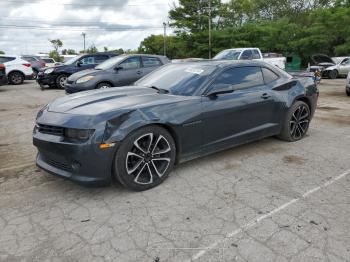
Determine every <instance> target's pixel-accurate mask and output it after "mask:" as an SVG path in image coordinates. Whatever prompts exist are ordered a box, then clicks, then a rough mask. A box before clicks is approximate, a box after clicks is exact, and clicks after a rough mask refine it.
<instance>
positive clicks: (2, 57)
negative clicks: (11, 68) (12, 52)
mask: <svg viewBox="0 0 350 262" xmlns="http://www.w3.org/2000/svg"><path fill="white" fill-rule="evenodd" d="M13 60H16V58H15V57H7V56H1V57H0V63H6V62H10V61H13Z"/></svg>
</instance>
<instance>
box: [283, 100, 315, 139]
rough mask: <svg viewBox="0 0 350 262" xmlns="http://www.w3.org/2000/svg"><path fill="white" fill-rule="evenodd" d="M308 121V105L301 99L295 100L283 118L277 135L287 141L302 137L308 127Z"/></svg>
mask: <svg viewBox="0 0 350 262" xmlns="http://www.w3.org/2000/svg"><path fill="white" fill-rule="evenodd" d="M310 121H311V112H310V108H309V106H308V105H307V104H306V103H304V102H302V101H296V102H295V103H294V104H293V105H292V106H291V107H290V108H289V110H288V112H287V114H286V117H285V119H284V123H283V127H282V132H281V133H280V135H279V136H278V137H279V138H280V139H282V140H285V141H289V142H295V141H298V140H300V139H303V138H304V136H305V135H306V133H307V131H308V129H309V124H310Z"/></svg>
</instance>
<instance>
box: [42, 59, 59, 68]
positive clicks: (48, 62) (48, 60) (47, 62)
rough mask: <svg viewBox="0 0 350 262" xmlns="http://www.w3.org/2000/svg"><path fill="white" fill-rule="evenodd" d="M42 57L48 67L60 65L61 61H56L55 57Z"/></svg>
mask: <svg viewBox="0 0 350 262" xmlns="http://www.w3.org/2000/svg"><path fill="white" fill-rule="evenodd" d="M41 59H42V60H43V61H44V62H45V64H46V67H53V66H56V65H59V63H57V62H56V61H55V59H53V58H50V57H44V58H41Z"/></svg>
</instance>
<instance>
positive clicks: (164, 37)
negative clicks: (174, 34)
mask: <svg viewBox="0 0 350 262" xmlns="http://www.w3.org/2000/svg"><path fill="white" fill-rule="evenodd" d="M163 27H164V36H163V39H164V56H166V23H165V22H163Z"/></svg>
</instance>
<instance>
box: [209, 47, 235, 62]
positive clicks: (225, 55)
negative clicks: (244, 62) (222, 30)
mask: <svg viewBox="0 0 350 262" xmlns="http://www.w3.org/2000/svg"><path fill="white" fill-rule="evenodd" d="M240 54H241V51H240V50H236V49H231V50H224V51H221V52H220V53H218V54H217V55H216V56H215V57H214V58H213V59H217V60H238V57H239V55H240Z"/></svg>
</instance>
